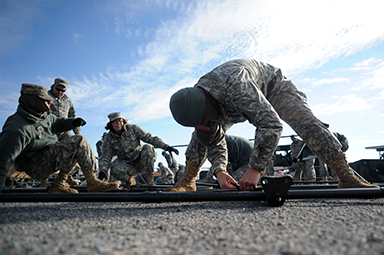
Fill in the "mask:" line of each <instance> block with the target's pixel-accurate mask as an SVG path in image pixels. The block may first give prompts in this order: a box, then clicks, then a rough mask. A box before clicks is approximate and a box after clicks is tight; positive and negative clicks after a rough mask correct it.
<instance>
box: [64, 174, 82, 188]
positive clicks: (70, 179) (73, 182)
mask: <svg viewBox="0 0 384 255" xmlns="http://www.w3.org/2000/svg"><path fill="white" fill-rule="evenodd" d="M67 183H68V184H69V186H77V185H79V182H78V181H77V180H76V179H75V178H73V176H72V175H68V179H67Z"/></svg>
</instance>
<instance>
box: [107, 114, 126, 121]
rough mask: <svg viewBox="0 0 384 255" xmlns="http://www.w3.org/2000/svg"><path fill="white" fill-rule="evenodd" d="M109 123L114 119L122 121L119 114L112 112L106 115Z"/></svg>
mask: <svg viewBox="0 0 384 255" xmlns="http://www.w3.org/2000/svg"><path fill="white" fill-rule="evenodd" d="M108 118H109V122H111V121H114V120H116V119H124V118H123V116H122V115H121V112H113V113H110V114H108Z"/></svg>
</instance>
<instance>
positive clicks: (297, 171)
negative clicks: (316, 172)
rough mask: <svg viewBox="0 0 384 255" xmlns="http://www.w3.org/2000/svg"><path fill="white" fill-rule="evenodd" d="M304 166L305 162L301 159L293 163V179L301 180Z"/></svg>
mask: <svg viewBox="0 0 384 255" xmlns="http://www.w3.org/2000/svg"><path fill="white" fill-rule="evenodd" d="M304 168H305V164H304V162H302V161H298V162H296V165H295V174H294V175H293V180H294V181H301V180H302V175H303V172H304V171H303V170H304Z"/></svg>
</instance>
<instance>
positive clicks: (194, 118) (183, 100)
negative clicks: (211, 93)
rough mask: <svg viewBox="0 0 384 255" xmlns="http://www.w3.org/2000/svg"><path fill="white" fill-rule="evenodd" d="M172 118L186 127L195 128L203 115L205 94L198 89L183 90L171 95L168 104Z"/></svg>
mask: <svg viewBox="0 0 384 255" xmlns="http://www.w3.org/2000/svg"><path fill="white" fill-rule="evenodd" d="M169 108H170V109H171V112H172V115H173V118H174V119H175V120H176V122H177V123H179V124H180V125H183V126H186V127H197V126H199V125H200V122H201V121H202V120H203V117H204V113H205V94H204V91H203V90H201V89H200V88H184V89H181V90H179V91H177V92H176V93H175V94H173V95H172V97H171V100H170V102H169Z"/></svg>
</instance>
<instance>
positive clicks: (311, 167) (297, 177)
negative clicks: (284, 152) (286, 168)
mask: <svg viewBox="0 0 384 255" xmlns="http://www.w3.org/2000/svg"><path fill="white" fill-rule="evenodd" d="M303 146H304V142H303V141H302V140H299V139H297V143H291V145H290V148H291V152H292V154H291V157H292V159H297V156H298V155H299V152H300V150H301V148H302V147H303ZM303 174H304V177H305V178H306V179H307V180H313V179H316V171H315V159H314V158H313V159H308V160H305V161H301V160H300V161H297V162H296V164H295V174H294V175H293V180H294V181H301V180H302V177H303Z"/></svg>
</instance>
